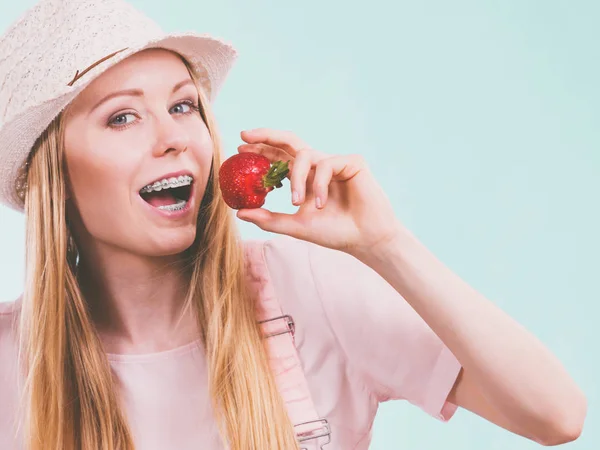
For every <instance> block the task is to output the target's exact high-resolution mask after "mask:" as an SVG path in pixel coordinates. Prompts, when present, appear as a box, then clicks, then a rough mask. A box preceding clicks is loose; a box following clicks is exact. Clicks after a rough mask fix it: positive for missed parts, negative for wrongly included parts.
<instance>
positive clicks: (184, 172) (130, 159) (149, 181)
mask: <svg viewBox="0 0 600 450" xmlns="http://www.w3.org/2000/svg"><path fill="white" fill-rule="evenodd" d="M198 108H199V104H198V91H197V90H196V87H195V86H194V84H193V82H192V79H191V77H190V75H189V73H188V71H187V68H186V67H185V65H184V63H183V62H182V61H181V60H180V59H179V57H177V56H176V55H174V54H172V53H170V52H168V51H165V50H157V49H152V50H146V51H143V52H140V53H137V54H135V55H133V56H131V57H129V58H127V59H125V60H123V61H121V62H120V63H118V64H116V65H115V66H113V67H112V68H111V69H109V70H107V71H106V72H105V73H104V74H102V75H101V76H100V77H98V78H97V79H96V80H94V81H93V82H92V83H91V84H90V85H89V86H88V87H87V88H86V90H85V91H83V92H82V93H81V94H80V95H79V96H78V97H77V98H76V99H75V101H74V102H73V103H72V104H71V105H70V107H69V108H68V110H67V112H66V114H65V158H66V166H67V173H68V186H69V200H68V202H69V205H68V208H70V210H69V214H70V219H71V221H72V223H73V227H74V228H75V233H76V235H77V236H78V237H79V239H80V241H81V242H80V245H81V243H83V245H84V246H85V245H94V246H96V247H97V248H98V247H105V248H116V249H119V250H125V251H127V252H131V253H135V254H139V255H145V256H166V255H174V254H177V253H180V252H182V251H183V250H185V249H186V248H188V247H189V246H190V245H191V244H192V243H193V241H194V239H195V236H196V222H197V216H198V209H199V206H200V202H201V199H202V196H203V194H204V191H205V188H206V183H207V180H208V176H209V173H210V167H211V162H212V156H213V144H212V141H211V138H210V135H209V132H208V129H207V127H206V125H205V124H204V121H203V120H202V117H201V115H200V112H199V109H198ZM190 183H191V184H190ZM82 250H84V249H82ZM84 251H85V250H84Z"/></svg>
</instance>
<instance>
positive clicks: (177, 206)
mask: <svg viewBox="0 0 600 450" xmlns="http://www.w3.org/2000/svg"><path fill="white" fill-rule="evenodd" d="M186 204H187V201H185V200H177V203H173V204H172V205H164V206H159V207H158V209H162V210H163V211H179V210H180V209H183V208H185V205H186Z"/></svg>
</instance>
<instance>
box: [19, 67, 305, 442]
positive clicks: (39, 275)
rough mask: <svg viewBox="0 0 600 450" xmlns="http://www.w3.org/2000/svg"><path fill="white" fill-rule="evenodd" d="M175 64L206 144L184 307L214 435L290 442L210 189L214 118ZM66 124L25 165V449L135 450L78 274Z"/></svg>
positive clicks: (223, 210) (240, 270) (237, 255)
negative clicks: (208, 139)
mask: <svg viewBox="0 0 600 450" xmlns="http://www.w3.org/2000/svg"><path fill="white" fill-rule="evenodd" d="M184 63H185V64H186V66H187V67H188V70H189V71H190V74H191V75H192V77H193V79H194V81H195V82H196V86H197V87H198V92H199V97H200V98H199V100H200V104H201V105H202V117H203V119H204V121H205V123H206V124H207V126H208V129H209V132H210V134H211V136H212V139H213V142H214V159H213V161H214V162H213V167H212V170H211V176H210V178H209V181H208V183H207V187H206V193H205V197H204V199H203V202H202V206H201V209H200V213H199V218H198V232H197V238H196V242H195V243H194V245H193V246H192V247H191V248H190V249H189V250H188V251H186V257H188V258H189V262H190V271H191V275H190V285H189V291H188V296H187V300H186V309H187V308H190V309H189V310H191V311H193V312H194V313H195V315H196V317H197V321H198V325H199V329H200V330H201V336H200V337H201V339H202V342H203V344H204V348H205V349H206V358H207V364H208V373H209V386H208V389H209V392H210V397H211V402H212V406H213V410H214V412H215V417H216V420H217V423H218V427H219V432H220V433H221V436H222V438H223V440H224V444H225V445H226V446H228V448H229V449H231V450H247V449H261V450H262V449H286V450H287V449H298V442H297V440H296V435H295V432H294V427H293V425H292V423H291V422H290V420H289V417H288V414H287V410H286V408H285V404H284V402H283V399H282V398H281V395H280V393H279V391H278V389H277V386H276V384H275V380H274V377H273V374H272V372H271V370H270V367H269V361H268V355H267V351H266V349H265V345H264V341H263V337H262V333H261V329H260V327H259V324H258V322H257V319H256V316H255V303H254V301H255V299H253V298H251V296H250V295H249V293H248V290H247V289H246V275H245V269H244V265H245V264H244V259H245V258H244V252H243V248H242V245H241V241H240V239H239V236H238V233H237V231H236V227H235V223H234V221H233V217H232V215H231V213H230V211H229V209H228V208H227V207H226V205H225V203H224V202H223V201H222V198H221V194H220V189H219V188H218V179H217V177H218V170H217V168H218V167H219V166H220V161H221V158H222V153H221V145H220V143H219V139H218V136H217V132H216V126H215V122H214V118H213V116H212V113H211V112H210V110H209V108H208V102H207V100H206V98H205V95H204V93H203V91H202V89H201V87H200V84H199V82H198V76H197V75H196V74H195V73H194V72H193V70H192V69H191V66H190V65H189V64H188V63H187V62H186V61H185V60H184ZM63 121H64V119H63V116H62V115H61V116H59V117H58V118H57V119H56V120H55V121H54V122H53V123H52V124H51V125H50V126H49V127H48V129H47V130H46V131H45V132H44V133H43V134H42V136H41V137H40V138H39V140H38V142H37V143H36V145H35V147H34V150H33V152H32V154H31V157H30V160H29V163H28V174H27V191H26V196H25V210H26V217H27V220H26V246H27V253H26V261H27V263H26V264H27V269H26V281H25V290H24V294H23V299H22V307H21V314H20V324H19V329H20V333H21V335H20V342H21V359H22V362H23V365H24V369H25V374H26V377H25V384H24V394H25V398H24V403H23V404H24V410H25V417H24V420H25V425H26V427H25V430H26V441H27V448H28V450H46V449H52V450H79V449H83V450H133V449H134V444H133V439H132V435H131V432H130V430H129V427H128V425H127V420H126V417H125V414H124V412H123V410H122V409H121V406H120V404H119V399H118V394H117V391H116V386H115V384H114V382H113V376H112V372H111V368H110V365H109V362H108V359H107V357H106V354H105V352H104V350H103V347H102V344H101V341H100V339H99V337H98V334H97V332H96V330H95V327H94V325H93V322H92V320H91V317H90V314H89V310H88V307H87V305H86V301H85V299H84V298H83V296H82V293H81V290H80V288H79V286H78V282H77V278H76V275H75V265H76V258H77V255H76V247H75V246H74V241H73V239H72V237H71V234H70V232H69V225H68V221H67V214H66V208H65V198H66V195H65V194H66V189H67V188H66V182H65V179H66V177H65V161H64V128H63ZM174 388H176V387H174ZM198 388H199V389H202V386H198ZM201 447H202V442H198V449H200V448H201Z"/></svg>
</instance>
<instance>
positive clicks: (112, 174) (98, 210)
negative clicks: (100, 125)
mask: <svg viewBox="0 0 600 450" xmlns="http://www.w3.org/2000/svg"><path fill="white" fill-rule="evenodd" d="M115 145H116V143H115V142H110V140H107V139H106V138H104V139H102V138H101V136H81V134H78V138H77V139H71V140H69V141H66V146H67V148H66V166H67V172H68V178H69V194H70V197H71V198H72V200H73V202H74V204H75V206H76V207H77V209H78V210H79V214H80V216H81V219H82V221H83V223H84V226H85V227H86V228H87V229H88V230H89V231H90V232H92V229H93V228H95V227H96V226H97V225H100V226H101V225H102V224H103V223H106V222H107V221H108V220H110V218H111V215H110V214H106V213H107V211H110V210H111V209H112V210H115V209H122V208H124V207H125V206H126V205H125V204H124V202H125V201H128V199H129V197H130V196H129V195H127V194H128V193H129V192H128V191H129V189H128V186H129V180H130V174H131V173H132V171H133V170H134V169H133V166H134V165H135V164H136V162H135V161H134V160H131V152H129V153H128V152H125V151H124V150H125V149H123V148H115ZM115 152H118V153H119V157H117V158H115V157H114V154H115ZM124 194H125V195H124Z"/></svg>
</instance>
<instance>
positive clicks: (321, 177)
mask: <svg viewBox="0 0 600 450" xmlns="http://www.w3.org/2000/svg"><path fill="white" fill-rule="evenodd" d="M332 159H333V158H328V159H324V160H323V161H320V162H319V163H318V164H317V167H316V169H315V178H314V180H313V193H314V196H315V206H316V207H317V208H318V209H322V208H324V207H325V204H326V203H327V199H328V197H329V185H330V184H331V179H332V177H333V163H332V161H331V160H332Z"/></svg>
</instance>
